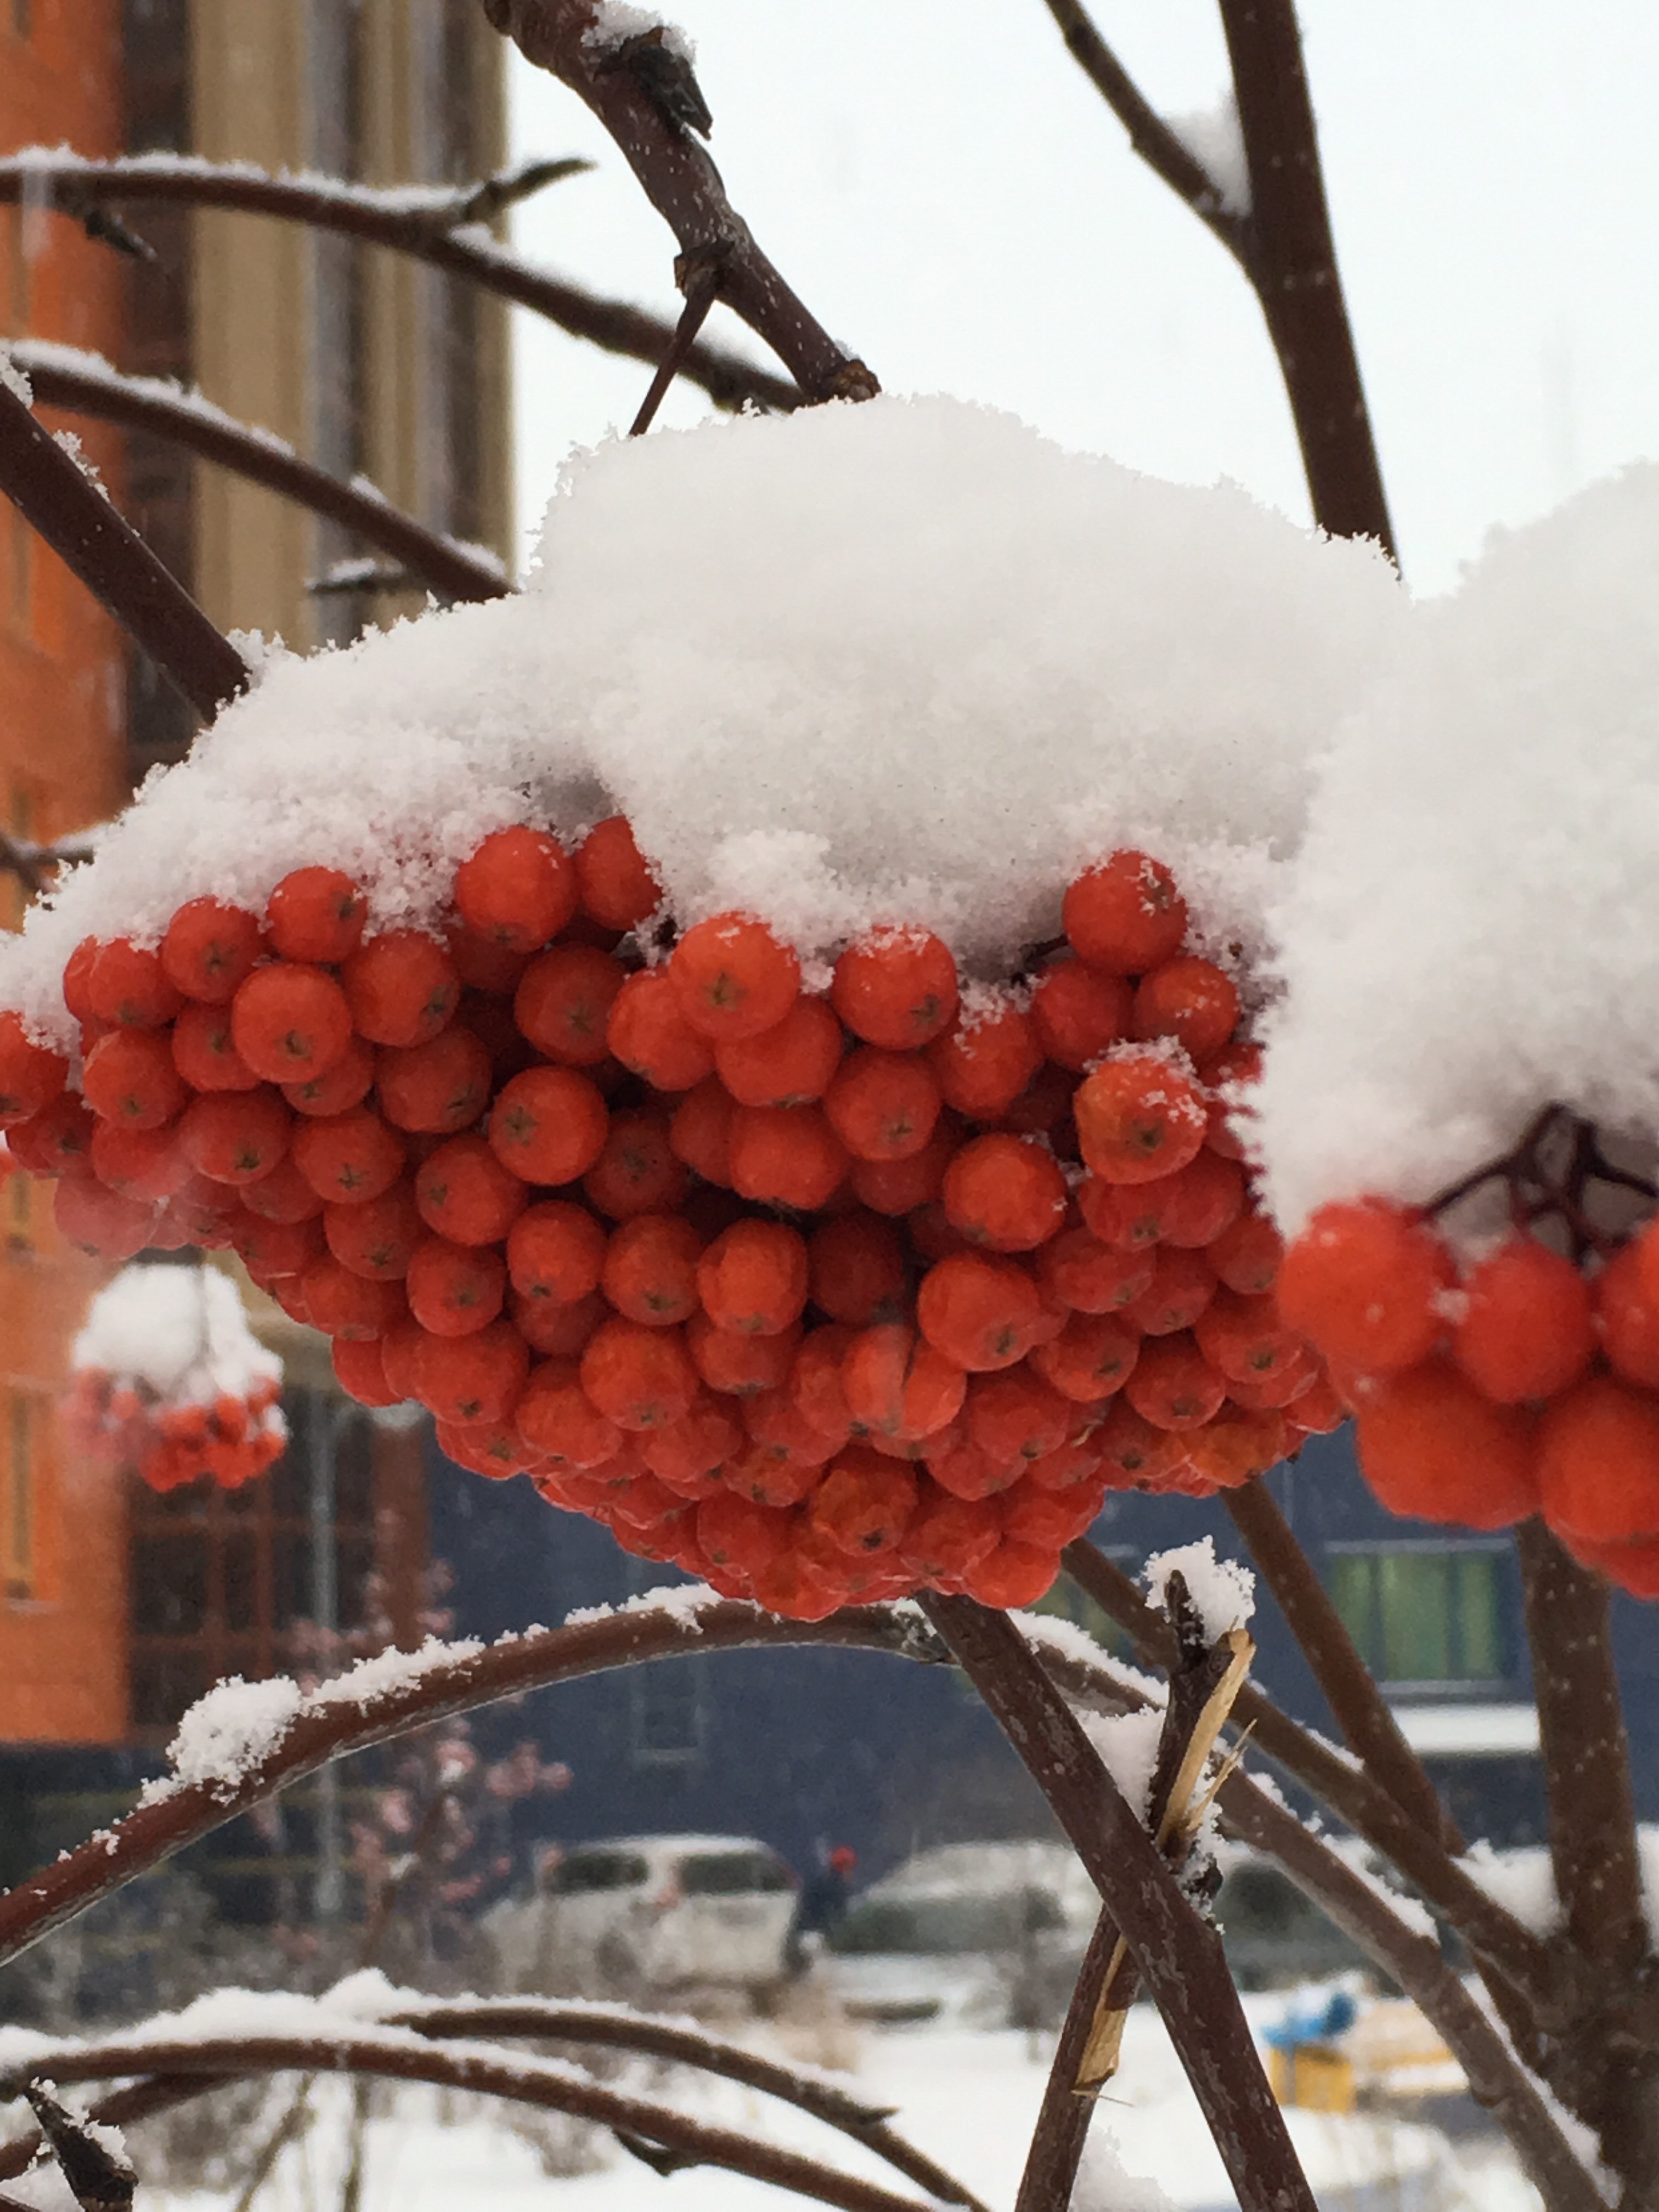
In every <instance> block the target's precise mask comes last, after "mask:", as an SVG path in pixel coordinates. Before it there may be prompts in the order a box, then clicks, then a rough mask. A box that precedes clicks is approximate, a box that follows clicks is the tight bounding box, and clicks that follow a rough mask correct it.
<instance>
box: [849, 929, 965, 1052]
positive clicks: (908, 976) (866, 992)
mask: <svg viewBox="0 0 1659 2212" xmlns="http://www.w3.org/2000/svg"><path fill="white" fill-rule="evenodd" d="M829 998H830V1003H831V1004H832V1005H833V1006H834V1007H835V1010H836V1012H837V1013H838V1014H839V1015H840V1016H841V1018H842V1021H843V1022H845V1024H847V1026H848V1029H849V1030H852V1032H853V1034H854V1036H855V1037H860V1038H861V1039H862V1040H863V1042H865V1043H866V1044H873V1045H879V1046H880V1047H881V1048H883V1049H884V1051H887V1052H914V1051H915V1050H916V1048H918V1047H920V1046H921V1045H925V1044H931V1043H932V1042H933V1039H934V1038H935V1037H936V1036H942V1035H943V1033H944V1032H945V1030H947V1029H948V1028H949V1027H950V1025H951V1018H952V1017H953V1016H954V1015H955V1013H956V1011H957V963H956V962H955V960H954V959H953V958H952V957H951V948H950V947H949V945H945V944H943V943H941V941H940V940H939V939H938V938H937V937H935V936H933V934H932V933H931V932H930V931H928V930H925V929H891V928H887V929H875V930H872V932H871V933H870V934H869V935H868V936H867V937H862V938H860V939H858V941H857V942H856V943H855V944H853V945H848V948H847V950H846V951H844V952H843V953H842V956H841V957H840V959H839V960H837V961H836V972H835V977H834V980H833V981H832V982H831V984H830V987H829Z"/></svg>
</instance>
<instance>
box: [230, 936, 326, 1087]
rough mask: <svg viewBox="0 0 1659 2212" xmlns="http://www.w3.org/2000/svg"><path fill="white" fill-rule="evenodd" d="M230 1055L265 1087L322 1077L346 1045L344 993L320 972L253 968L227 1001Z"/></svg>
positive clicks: (282, 966)
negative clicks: (232, 1047)
mask: <svg viewBox="0 0 1659 2212" xmlns="http://www.w3.org/2000/svg"><path fill="white" fill-rule="evenodd" d="M230 1034H231V1039H232V1042H234V1045H235V1048H236V1050H237V1051H238V1053H239V1054H240V1055H241V1057H242V1059H243V1060H244V1061H245V1062H246V1065H247V1066H249V1067H251V1068H252V1070H253V1073H255V1074H256V1075H258V1076H259V1077H261V1078H262V1079H264V1081H265V1082H267V1083H302V1082H305V1081H306V1080H307V1079H308V1078H309V1077H311V1076H313V1075H325V1074H326V1073H328V1071H329V1069H330V1068H331V1067H332V1066H335V1065H336V1063H337V1061H339V1060H343V1059H344V1058H345V1055H346V1052H347V1050H348V1048H349V1046H350V1043H351V1009H350V1007H349V1006H348V1005H347V1003H346V996H345V993H344V992H343V991H342V989H341V988H340V987H339V985H338V984H337V982H336V981H335V980H334V978H333V977H332V976H331V975H326V974H325V973H324V971H323V969H320V968H301V967H295V966H294V965H292V964H291V963H289V962H287V961H276V962H273V963H271V965H270V967H267V968H256V969H254V971H253V973H252V975H250V976H248V977H247V979H246V981H245V982H243V983H242V984H241V985H240V987H239V988H238V990H237V992H236V995H235V997H234V999H233V1000H232V1001H231V1008H230Z"/></svg>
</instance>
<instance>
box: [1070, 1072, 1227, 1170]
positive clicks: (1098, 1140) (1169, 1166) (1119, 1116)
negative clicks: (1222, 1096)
mask: <svg viewBox="0 0 1659 2212" xmlns="http://www.w3.org/2000/svg"><path fill="white" fill-rule="evenodd" d="M1073 1112H1074V1114H1075V1115H1076V1117H1077V1133H1078V1141H1079V1145H1080V1146H1081V1147H1082V1151H1083V1157H1084V1159H1085V1162H1086V1163H1087V1164H1088V1165H1089V1166H1090V1167H1091V1168H1092V1169H1093V1170H1094V1172H1095V1173H1096V1174H1097V1176H1100V1177H1101V1178H1102V1179H1103V1181H1104V1182H1129V1183H1134V1182H1152V1180H1153V1178H1154V1177H1155V1176H1170V1175H1176V1174H1178V1173H1179V1172H1180V1170H1182V1168H1184V1167H1185V1166H1187V1165H1188V1162H1190V1161H1192V1160H1194V1159H1196V1158H1197V1157H1198V1154H1199V1150H1200V1146H1202V1144H1203V1142H1204V1132H1205V1129H1206V1127H1207V1120H1206V1115H1205V1110H1204V1103H1203V1101H1202V1099H1201V1098H1200V1097H1199V1094H1198V1089H1197V1086H1196V1085H1194V1083H1193V1082H1192V1081H1191V1080H1190V1079H1189V1078H1188V1077H1187V1076H1185V1075H1183V1074H1182V1073H1181V1071H1180V1069H1179V1068H1177V1067H1176V1066H1173V1065H1172V1063H1171V1062H1170V1060H1167V1059H1165V1058H1164V1056H1163V1055H1162V1054H1159V1053H1158V1052H1156V1051H1152V1050H1148V1051H1145V1052H1133V1053H1126V1054H1122V1055H1121V1057H1120V1058H1118V1059H1115V1060H1103V1062H1102V1063H1101V1065H1100V1066H1098V1067H1097V1068H1094V1069H1093V1070H1091V1073H1089V1074H1087V1075H1085V1077H1084V1079H1083V1080H1082V1082H1081V1083H1080V1084H1079V1085H1078V1088H1077V1095H1076V1097H1075V1098H1074V1099H1073Z"/></svg>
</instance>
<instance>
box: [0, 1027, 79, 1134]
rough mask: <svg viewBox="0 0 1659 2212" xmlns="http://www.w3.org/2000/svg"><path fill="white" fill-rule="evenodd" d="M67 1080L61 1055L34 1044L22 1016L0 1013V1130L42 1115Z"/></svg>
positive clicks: (66, 1072) (66, 1070) (67, 1074)
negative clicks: (33, 1116)
mask: <svg viewBox="0 0 1659 2212" xmlns="http://www.w3.org/2000/svg"><path fill="white" fill-rule="evenodd" d="M68 1080H69V1062H68V1060H65V1059H64V1055H63V1054H62V1053H61V1052H54V1051H53V1050H52V1048H51V1047H50V1046H49V1045H44V1044H37V1043H36V1042H35V1041H34V1039H33V1037H32V1036H30V1035H29V1033H28V1031H27V1030H26V1029H25V1028H24V1026H23V1022H22V1017H21V1015H19V1014H15V1013H14V1012H11V1011H10V1009H9V1008H8V1009H7V1011H6V1012H3V1013H0V1129H10V1128H15V1127H16V1125H17V1123H18V1122H20V1121H27V1120H29V1119H30V1117H31V1116H32V1115H36V1114H44V1113H45V1111H46V1108H47V1107H48V1106H50V1105H51V1104H52V1101H53V1100H54V1099H55V1098H57V1097H60V1096H61V1095H62V1092H63V1089H64V1084H65V1083H66V1082H67V1081H68Z"/></svg>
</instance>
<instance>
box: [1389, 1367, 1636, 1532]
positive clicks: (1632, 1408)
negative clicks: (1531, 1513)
mask: <svg viewBox="0 0 1659 2212" xmlns="http://www.w3.org/2000/svg"><path fill="white" fill-rule="evenodd" d="M1369 1422H1370V1407H1369V1405H1368V1406H1367V1407H1366V1409H1365V1412H1364V1415H1363V1416H1362V1418H1361V1420H1360V1437H1361V1441H1362V1448H1363V1443H1364V1435H1365V1431H1366V1427H1367V1425H1368V1424H1369ZM1538 1480H1539V1489H1540V1494H1541V1498H1542V1500H1543V1509H1544V1517H1545V1519H1546V1520H1547V1522H1549V1524H1550V1526H1551V1527H1552V1528H1559V1529H1563V1530H1565V1531H1567V1532H1569V1533H1570V1534H1572V1535H1573V1536H1576V1537H1580V1538H1583V1539H1585V1540H1587V1541H1589V1542H1591V1543H1594V1544H1612V1543H1627V1542H1631V1541H1634V1540H1636V1539H1638V1538H1651V1537H1653V1536H1655V1535H1659V1404H1656V1402H1655V1401H1654V1399H1653V1397H1652V1395H1651V1394H1650V1392H1648V1391H1646V1390H1639V1389H1632V1386H1631V1385H1630V1384H1629V1383H1623V1382H1620V1381H1619V1380H1618V1379H1617V1378H1615V1377H1614V1376H1610V1375H1591V1376H1586V1378H1585V1379H1584V1380H1583V1382H1581V1383H1575V1384H1574V1385H1573V1386H1572V1388H1571V1389H1569V1390H1566V1391H1565V1392H1564V1393H1563V1394H1562V1395H1561V1396H1559V1398H1557V1399H1555V1400H1553V1401H1552V1402H1551V1404H1550V1405H1548V1406H1547V1407H1546V1408H1545V1410H1544V1415H1543V1419H1542V1423H1541V1427H1540V1430H1539V1437H1538ZM1522 1510H1523V1511H1526V1510H1531V1509H1530V1507H1529V1506H1528V1507H1523V1508H1522Z"/></svg>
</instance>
